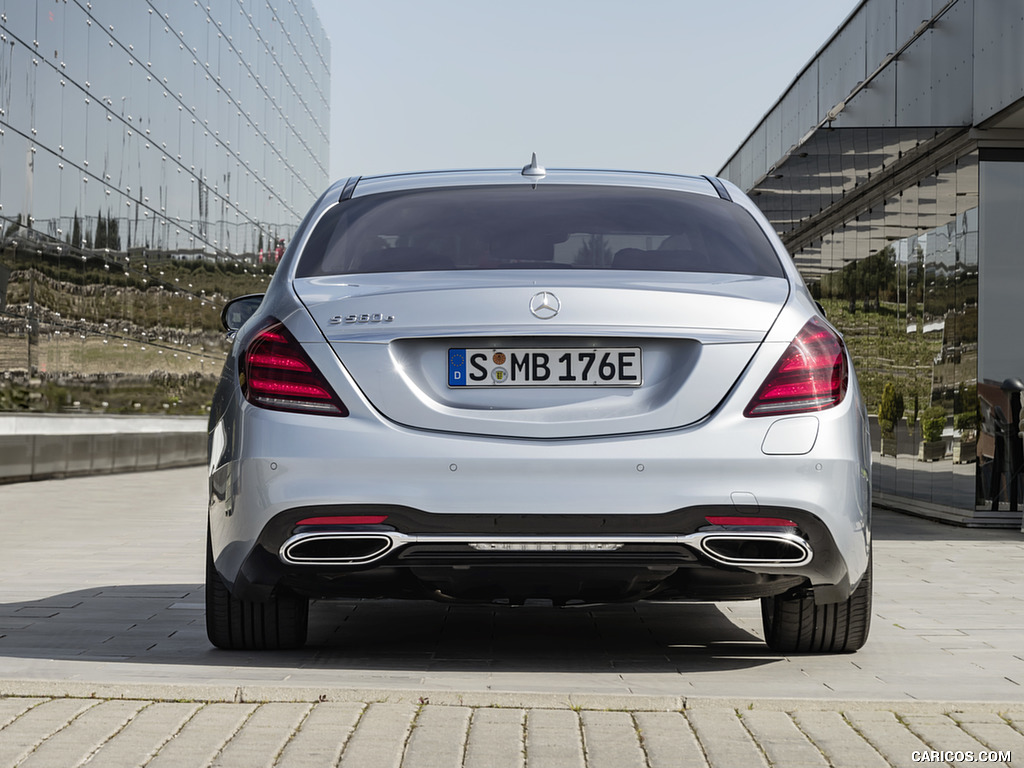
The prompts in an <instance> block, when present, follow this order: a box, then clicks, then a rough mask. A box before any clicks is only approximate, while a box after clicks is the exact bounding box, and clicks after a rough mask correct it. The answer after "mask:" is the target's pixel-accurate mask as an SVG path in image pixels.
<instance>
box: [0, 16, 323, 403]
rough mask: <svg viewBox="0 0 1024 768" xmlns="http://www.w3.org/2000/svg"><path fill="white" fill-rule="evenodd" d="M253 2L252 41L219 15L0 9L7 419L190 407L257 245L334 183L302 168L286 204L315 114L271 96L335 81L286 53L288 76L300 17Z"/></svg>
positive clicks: (245, 26)
mask: <svg viewBox="0 0 1024 768" xmlns="http://www.w3.org/2000/svg"><path fill="white" fill-rule="evenodd" d="M257 5H259V6H260V7H259V8H256V9H254V11H255V13H256V14H258V15H260V17H261V22H262V23H263V24H264V25H265V28H264V29H263V31H262V32H259V33H258V32H257V30H256V26H255V25H251V24H250V21H249V18H248V17H247V16H246V15H245V13H244V12H243V11H244V10H245V8H247V7H248V6H246V7H245V8H243V6H241V5H239V4H238V3H236V2H232V1H231V0H215V2H206V3H203V4H199V3H195V4H193V3H188V4H180V3H174V2H167V0H152V2H149V3H129V4H127V5H126V4H125V3H123V2H120V0H93V2H92V3H89V4H86V3H81V4H79V3H59V2H58V3H52V2H50V3H41V2H5V3H3V8H4V12H5V13H6V16H7V18H6V21H5V22H4V23H3V27H4V30H5V31H9V32H10V33H11V35H12V37H14V38H16V39H17V40H18V41H20V42H16V43H15V44H14V45H13V46H7V45H5V57H6V58H5V61H4V62H3V64H2V72H0V75H2V78H3V80H4V82H6V83H7V84H8V87H6V88H3V89H0V110H2V112H0V226H2V235H3V237H2V241H0V361H2V364H3V370H4V372H5V374H6V375H5V377H4V378H3V379H0V410H19V409H33V410H51V411H53V410H72V411H75V410H83V411H93V410H95V411H107V412H114V411H116V412H121V411H126V412H147V411H159V412H164V411H167V412H171V413H174V412H192V413H199V412H201V411H202V409H203V407H204V405H205V403H206V401H207V400H208V399H209V396H210V393H211V391H212V387H213V384H214V382H215V380H216V376H217V374H218V373H219V371H220V367H221V364H222V359H223V355H224V352H225V350H226V346H225V344H226V341H225V339H224V336H223V334H222V332H221V330H220V326H219V310H220V307H221V306H222V305H223V302H224V301H225V299H226V298H229V297H231V296H234V295H238V294H242V293H250V292H257V291H260V290H262V289H263V288H264V287H265V285H266V279H267V274H268V273H269V272H270V271H272V269H273V260H272V259H269V260H265V261H264V263H263V264H259V263H258V254H257V250H258V246H259V245H260V242H261V238H262V242H263V244H264V247H265V248H266V249H267V250H271V241H272V240H271V235H272V233H273V235H274V236H278V235H280V236H284V237H289V236H290V233H291V232H292V231H293V230H294V227H295V225H296V223H297V222H298V220H299V218H300V217H301V215H303V214H304V213H305V209H306V208H307V207H308V206H309V205H311V204H312V202H313V201H314V199H315V197H316V195H318V194H319V192H320V191H321V190H322V188H323V187H324V186H325V185H326V183H327V178H326V172H321V171H316V170H315V169H314V170H313V171H312V172H309V173H305V174H304V176H305V177H306V178H305V183H307V184H308V185H309V187H308V190H307V187H306V186H304V185H303V186H300V187H298V188H296V189H297V190H298V194H297V196H296V197H295V198H287V199H285V197H284V190H286V189H288V183H289V178H288V175H287V174H286V173H285V172H284V170H283V169H284V163H283V161H282V158H281V155H282V152H283V151H284V150H283V148H284V147H285V146H286V141H287V137H289V136H292V135H293V134H294V132H296V131H303V132H304V131H305V125H306V121H307V120H308V116H307V114H306V110H305V109H302V108H299V109H297V111H296V115H295V117H294V118H292V117H291V116H288V115H286V114H285V113H284V112H283V111H282V109H283V108H282V107H281V106H279V105H278V104H276V103H274V102H272V101H271V97H270V94H271V93H272V94H273V95H274V97H275V98H276V99H277V101H278V102H280V103H281V104H282V105H283V104H285V103H288V102H286V99H287V98H289V97H288V95H287V94H289V93H290V92H293V91H294V90H295V89H301V90H303V91H305V90H306V89H308V87H309V86H308V83H309V82H310V80H311V79H312V78H311V74H312V76H313V78H315V79H317V80H318V81H322V82H324V83H327V82H329V77H328V72H327V66H326V63H323V62H321V64H320V65H318V66H319V69H317V70H316V71H314V72H312V73H310V72H308V71H307V70H306V69H305V67H306V66H307V64H305V63H303V62H300V61H299V60H298V59H296V58H295V57H294V54H293V55H292V57H291V58H288V57H284V58H281V59H280V60H281V61H287V62H289V64H288V66H294V67H296V68H297V71H291V72H289V73H288V77H287V78H285V77H284V75H283V73H282V72H280V70H279V68H278V67H279V65H278V63H277V62H278V59H277V58H276V57H275V55H272V54H276V53H282V52H283V51H284V47H283V46H287V45H291V43H289V42H288V35H285V34H284V30H283V28H282V26H281V25H282V24H283V23H288V24H289V25H291V28H290V29H289V34H290V35H291V37H292V39H293V40H304V39H305V34H306V33H305V32H303V31H302V30H303V25H304V24H309V23H310V19H304V20H303V19H299V18H298V17H297V16H296V15H295V13H293V12H291V11H290V10H289V11H288V12H287V13H283V14H282V18H281V19H280V20H278V19H277V18H276V16H275V14H274V12H273V10H272V9H270V8H268V7H266V4H265V3H262V4H257ZM207 6H209V7H210V10H209V11H207ZM208 19H210V20H209V21H208ZM111 27H113V29H111ZM319 34H320V35H322V30H321V31H319ZM263 36H266V39H267V40H272V41H274V42H273V45H274V46H275V48H274V50H273V51H272V52H270V53H268V55H266V56H260V55H258V54H260V53H262V52H263V51H265V50H269V49H268V48H266V47H265V46H264V43H263V42H262V39H261V38H262V37H263ZM229 37H230V39H228V38H229ZM33 41H35V42H37V43H38V45H33ZM193 49H194V50H193ZM243 51H244V52H246V53H245V56H244V57H243V55H242V53H241V52H243ZM243 58H251V59H252V60H253V63H252V65H251V69H250V65H249V64H248V63H247V62H246V61H244V60H243ZM194 59H195V60H196V64H193V63H192V62H193V60H194ZM257 62H258V63H257ZM207 64H209V72H213V73H214V78H213V79H212V80H208V79H207V76H208V74H209V72H208V69H207ZM256 72H262V73H263V78H264V81H266V82H268V83H271V84H272V88H268V87H265V86H263V85H262V84H260V83H258V82H257V80H256V78H255V77H254V76H253V75H254V74H255V73H256ZM218 75H219V76H220V77H221V83H220V86H219V87H220V89H221V90H220V92H218V90H217V88H218V84H217V83H216V76H218ZM228 89H230V91H229V90H228ZM243 98H244V99H245V104H244V110H243V109H242V108H241V107H240V105H239V103H238V102H240V101H241V100H242V99H243ZM302 98H305V95H303V97H302ZM290 103H295V104H300V105H301V103H302V99H296V100H294V102H290ZM326 122H327V121H326V119H325V121H324V123H325V124H326ZM257 123H258V125H257ZM272 123H273V124H274V130H275V133H274V136H275V139H276V146H275V147H273V148H270V147H269V145H267V143H266V141H265V139H264V137H263V135H262V134H261V131H268V130H269V129H270V126H271V124H272ZM268 135H269V134H268ZM23 137H29V138H28V139H26V138H23Z"/></svg>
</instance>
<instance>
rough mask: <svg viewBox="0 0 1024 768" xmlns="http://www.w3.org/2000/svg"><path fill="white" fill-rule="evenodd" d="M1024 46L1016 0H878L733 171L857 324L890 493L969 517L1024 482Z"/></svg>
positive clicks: (878, 461)
mask: <svg viewBox="0 0 1024 768" xmlns="http://www.w3.org/2000/svg"><path fill="white" fill-rule="evenodd" d="M1022 46H1024V17H1022V16H1021V14H1020V13H1019V9H1015V8H1014V7H1013V4H1001V3H987V2H983V0H952V1H949V0H943V1H942V2H938V1H935V2H933V1H932V0H863V1H862V2H860V3H858V4H857V5H856V6H855V7H854V8H853V10H852V12H851V14H850V16H849V17H848V19H847V20H846V22H845V23H844V24H843V25H842V26H841V27H840V29H839V30H837V31H836V33H835V35H834V36H833V37H832V38H831V39H830V40H829V41H828V42H827V43H826V44H825V46H824V47H823V48H822V49H821V50H820V51H819V53H818V55H817V56H816V57H815V59H814V60H812V61H811V62H810V63H809V64H808V66H807V67H806V68H805V70H804V71H803V72H801V73H800V75H798V77H797V79H796V80H795V81H794V83H793V84H792V85H791V87H790V88H789V89H788V90H787V91H786V93H785V94H783V96H782V97H781V99H780V100H779V102H778V103H777V104H776V105H775V107H774V108H773V109H772V110H771V111H770V112H769V113H768V114H767V115H766V116H765V118H764V119H763V120H762V122H761V123H760V124H759V125H758V126H757V128H756V129H755V130H754V132H753V133H752V134H751V135H750V137H749V138H748V139H747V141H746V142H744V144H743V145H742V146H741V147H740V148H739V150H737V152H736V154H735V155H734V156H733V157H732V158H731V159H730V161H729V162H728V164H727V165H726V166H725V168H723V169H722V171H721V174H722V175H723V176H726V177H728V178H730V179H731V180H733V181H735V182H736V183H737V184H739V185H740V186H742V187H743V188H744V189H746V190H748V191H749V193H750V194H751V195H752V196H753V199H754V200H755V202H756V203H757V204H758V205H759V207H761V209H762V210H763V211H764V212H765V214H766V215H767V216H768V217H769V219H770V220H771V221H772V223H773V224H774V225H775V227H776V229H777V231H778V232H779V234H780V236H781V237H782V239H783V241H784V242H785V243H786V245H787V247H788V248H789V250H790V252H791V253H792V254H793V256H794V259H795V260H796V263H797V265H798V267H799V268H800V270H801V272H802V274H803V275H804V278H805V280H806V282H807V284H808V286H809V287H810V289H811V291H812V293H813V294H814V295H815V297H816V298H817V299H818V301H819V302H820V303H821V305H822V306H823V307H824V309H825V311H826V314H827V316H828V317H829V319H830V320H831V321H832V322H833V323H834V324H835V325H836V326H837V327H838V328H839V329H840V331H842V333H843V335H844V338H845V340H846V343H847V346H848V348H849V350H850V352H851V354H852V356H853V359H854V362H855V365H856V369H857V373H858V377H859V379H860V382H861V387H862V390H863V396H864V399H865V401H866V406H867V410H868V413H869V416H870V421H871V426H872V448H873V459H874V461H873V470H872V472H873V485H874V491H875V497H876V500H879V501H881V502H882V503H888V504H891V505H893V506H896V507H900V508H903V509H907V510H910V511H914V512H917V513H920V514H926V515H929V516H932V517H937V518H940V519H946V520H949V521H953V522H957V523H963V524H967V525H996V526H1006V525H1012V526H1016V525H1019V524H1020V512H1019V511H1018V510H1019V508H1020V506H1021V502H1022V491H1024V483H1021V482H1020V480H1021V478H1022V475H1024V450H1022V449H1024V444H1022V442H1021V439H1020V437H1019V435H1018V428H1017V421H1018V419H1019V414H1020V399H1019V395H1018V391H1017V390H1018V389H1020V388H1022V387H1024V385H1019V384H1018V383H1017V382H1015V381H1014V379H1020V378H1024V345H1022V344H1021V343H1020V342H1019V338H1020V334H1021V332H1022V330H1024V300H1022V299H1024V251H1022V250H1021V248H1020V247H1019V243H1020V242H1021V241H1022V235H1024V217H1022V216H1021V211H1024V119H1022V116H1024V68H1021V67H1008V66H1007V64H1006V62H1007V61H1008V58H1007V57H1008V56H1009V57H1014V56H1017V55H1018V54H1017V52H1019V51H1020V50H1021V49H1022ZM1015 60H1016V59H1015Z"/></svg>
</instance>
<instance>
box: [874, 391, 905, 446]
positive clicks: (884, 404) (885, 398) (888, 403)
mask: <svg viewBox="0 0 1024 768" xmlns="http://www.w3.org/2000/svg"><path fill="white" fill-rule="evenodd" d="M902 418H903V393H902V392H900V391H899V390H898V389H896V385H895V384H894V383H893V382H891V381H887V382H886V383H885V386H884V387H883V388H882V401H881V403H879V405H878V426H879V428H880V429H881V430H882V434H883V435H885V436H887V437H891V436H892V435H893V434H894V433H895V431H896V423H897V422H898V421H899V420H900V419H902Z"/></svg>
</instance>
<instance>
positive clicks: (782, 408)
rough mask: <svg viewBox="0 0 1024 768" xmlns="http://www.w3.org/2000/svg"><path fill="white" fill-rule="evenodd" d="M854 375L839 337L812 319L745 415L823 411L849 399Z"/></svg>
mask: <svg viewBox="0 0 1024 768" xmlns="http://www.w3.org/2000/svg"><path fill="white" fill-rule="evenodd" d="M849 383H850V372H849V370H848V368H847V365H846V352H845V350H844V349H843V342H842V340H841V339H840V338H839V336H838V334H836V332H835V331H833V330H832V329H831V328H829V327H828V326H827V325H826V324H825V323H823V322H821V321H820V320H817V319H812V320H809V321H808V322H807V324H806V325H805V326H804V327H803V328H802V329H801V330H800V333H798V334H797V336H796V338H795V339H793V342H792V343H791V344H790V345H789V347H788V348H787V349H786V351H785V352H784V353H783V355H782V357H781V358H780V359H779V362H778V363H776V364H775V368H774V369H772V372H771V373H770V374H769V375H768V378H767V379H765V381H764V384H762V385H761V388H760V389H759V390H758V392H757V394H756V395H754V398H753V399H752V400H751V401H750V403H749V404H748V405H747V408H746V410H744V411H743V415H744V416H779V415H785V414H790V413H807V412H808V411H821V410H824V409H826V408H831V407H833V406H835V405H839V403H841V402H842V401H843V398H844V397H845V396H846V389H847V387H848V386H849Z"/></svg>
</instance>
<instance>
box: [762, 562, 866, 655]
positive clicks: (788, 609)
mask: <svg viewBox="0 0 1024 768" xmlns="http://www.w3.org/2000/svg"><path fill="white" fill-rule="evenodd" d="M761 621H762V623H763V624H764V639H765V642H766V643H768V647H769V648H771V649H772V650H773V651H778V652H780V653H853V652H854V651H856V650H858V649H860V648H861V646H863V645H864V643H865V642H867V639H868V631H869V630H870V628H871V558H870V556H869V557H868V568H867V570H866V571H865V572H864V576H863V578H861V580H860V584H858V585H857V588H856V589H855V590H854V591H853V594H852V595H850V597H849V598H848V599H847V600H845V601H844V602H842V603H825V604H818V603H816V602H814V598H813V597H795V598H785V597H782V596H776V597H764V598H761Z"/></svg>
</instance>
